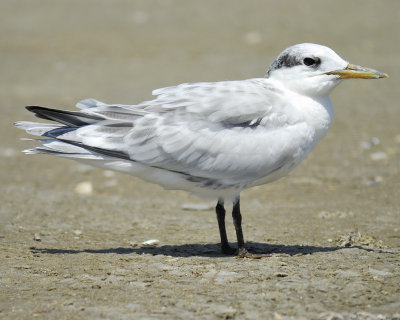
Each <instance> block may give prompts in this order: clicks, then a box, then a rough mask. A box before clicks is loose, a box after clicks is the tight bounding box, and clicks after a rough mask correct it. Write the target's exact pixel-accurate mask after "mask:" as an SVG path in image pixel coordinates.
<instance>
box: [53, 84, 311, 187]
mask: <svg viewBox="0 0 400 320" xmlns="http://www.w3.org/2000/svg"><path fill="white" fill-rule="evenodd" d="M153 94H154V95H155V96H156V98H155V99H154V100H150V101H145V102H142V103H141V104H139V105H133V106H131V105H107V104H103V103H101V102H98V101H96V100H92V99H90V100H84V101H82V102H80V103H79V104H78V105H77V107H79V108H81V112H79V113H77V114H80V115H82V114H83V115H85V116H86V117H87V118H90V119H91V120H87V119H83V120H86V121H87V122H88V123H87V124H86V125H81V126H78V127H76V128H73V129H71V130H70V129H67V130H66V129H65V127H61V128H59V127H57V128H54V130H53V132H52V134H49V133H47V136H51V137H53V138H55V139H56V140H57V142H58V141H62V142H67V143H69V144H72V145H73V146H75V147H81V148H85V149H86V150H90V151H91V152H92V153H96V152H97V153H101V152H103V154H106V155H107V156H110V157H120V158H124V159H129V160H133V161H136V162H139V163H141V164H144V165H146V166H153V167H157V168H161V169H165V170H170V171H177V172H181V173H184V174H187V175H189V176H193V177H196V179H197V178H199V179H202V178H204V179H213V180H221V179H225V180H226V183H227V184H230V183H235V181H236V182H237V181H239V180H243V179H244V180H253V179H254V178H257V177H262V176H264V175H266V174H267V173H268V172H271V171H273V170H275V169H276V168H278V167H281V166H282V165H285V163H287V162H290V161H292V159H291V158H290V157H291V155H292V154H293V151H294V150H292V149H293V148H291V147H290V146H288V145H285V144H284V143H282V142H283V141H288V140H287V139H288V138H289V141H290V140H291V139H292V140H293V139H294V140H296V139H299V141H298V142H296V141H294V142H293V145H299V144H300V143H301V139H303V140H304V138H307V137H308V136H310V135H311V134H312V133H310V132H309V128H308V127H307V126H306V125H305V123H304V122H299V121H298V117H296V116H295V115H294V116H293V118H290V116H288V115H290V112H288V110H287V108H289V107H290V106H288V105H285V104H282V103H280V102H279V101H281V100H282V99H280V95H281V94H282V93H281V92H280V90H279V89H276V88H274V87H273V86H272V85H270V84H268V82H267V80H265V79H250V80H245V81H222V82H214V83H213V82H203V83H192V84H181V85H178V86H175V87H168V88H162V89H158V90H155V91H154V92H153ZM294 119H297V120H294ZM81 120H82V119H81ZM68 128H69V127H68ZM63 130H65V131H63Z"/></svg>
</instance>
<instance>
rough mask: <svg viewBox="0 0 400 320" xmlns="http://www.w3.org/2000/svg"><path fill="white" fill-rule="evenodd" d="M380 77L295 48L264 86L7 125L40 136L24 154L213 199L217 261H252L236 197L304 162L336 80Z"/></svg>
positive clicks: (232, 85)
mask: <svg viewBox="0 0 400 320" xmlns="http://www.w3.org/2000/svg"><path fill="white" fill-rule="evenodd" d="M386 77H388V75H387V74H385V73H382V72H379V71H377V70H374V69H370V68H365V67H360V66H357V65H353V64H350V63H349V62H347V61H346V60H343V59H342V58H341V57H340V56H339V55H337V54H336V53H335V52H334V51H333V50H332V49H330V48H328V47H325V46H322V45H317V44H312V43H303V44H297V45H294V46H291V47H289V48H287V49H285V50H284V51H283V52H282V53H280V54H279V55H278V57H277V58H276V59H275V60H274V61H273V62H272V64H271V65H270V66H269V68H268V71H267V74H266V77H265V78H255V79H247V80H240V81H219V82H197V83H183V84H180V85H177V86H171V87H166V88H161V89H157V90H154V91H153V92H152V94H153V96H155V98H154V99H153V100H149V101H144V102H141V103H139V104H135V105H125V104H106V103H103V102H100V101H97V100H95V99H85V100H82V101H80V102H79V103H78V104H77V105H76V107H77V108H78V109H80V110H79V111H65V110H58V109H51V108H45V107H39V106H28V107H26V108H27V109H28V110H29V111H31V112H33V113H34V114H35V115H36V117H38V118H41V119H45V120H50V121H52V123H38V122H27V121H20V122H16V123H15V125H16V126H17V127H18V128H20V129H23V130H26V132H27V133H29V134H32V135H36V136H42V138H40V139H35V140H37V141H39V142H40V143H41V145H39V146H36V147H34V148H33V149H29V150H25V152H26V153H28V154H38V153H39V154H52V155H57V156H60V157H64V158H69V159H74V160H77V161H80V162H83V163H86V164H89V165H93V166H97V167H100V168H103V169H107V170H115V171H119V172H123V173H127V174H131V175H134V176H137V177H139V178H141V179H143V180H146V181H149V182H151V183H156V184H159V185H161V186H162V187H164V188H165V189H176V190H185V191H188V192H190V193H193V194H195V195H198V196H200V197H203V198H213V199H215V200H216V201H217V205H216V208H215V210H216V215H217V221H218V227H219V233H220V237H221V251H222V253H224V254H231V255H233V254H236V255H237V256H238V257H249V258H258V257H260V256H262V255H256V254H251V253H249V252H248V251H247V249H246V247H245V241H244V238H243V232H242V215H241V212H240V192H241V191H242V190H243V189H246V188H250V187H253V186H258V185H263V184H266V183H270V182H272V181H275V180H278V179H279V178H281V177H283V176H285V175H287V174H288V173H289V172H290V171H291V170H293V169H294V168H295V167H296V166H297V165H298V164H299V163H300V162H301V161H302V160H303V159H304V158H306V156H307V155H308V154H309V153H310V151H311V150H312V149H313V148H314V147H315V145H316V144H317V142H318V141H319V140H320V139H321V138H322V137H323V136H325V134H326V133H327V131H328V129H329V128H330V126H331V123H332V119H333V107H332V103H331V101H330V99H329V94H330V93H331V92H332V90H333V89H334V88H335V87H336V86H337V85H338V84H339V83H340V82H341V81H342V80H343V79H351V78H358V79H377V78H386ZM225 201H232V203H233V209H232V218H233V223H234V227H235V231H236V236H237V249H235V248H232V247H231V246H230V245H229V243H228V238H227V235H226V229H225V208H224V202H225Z"/></svg>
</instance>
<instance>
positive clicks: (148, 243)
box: [142, 239, 160, 246]
mask: <svg viewBox="0 0 400 320" xmlns="http://www.w3.org/2000/svg"><path fill="white" fill-rule="evenodd" d="M159 242H160V240H157V239H151V240H147V241H144V242H142V245H143V246H155V245H157V244H159Z"/></svg>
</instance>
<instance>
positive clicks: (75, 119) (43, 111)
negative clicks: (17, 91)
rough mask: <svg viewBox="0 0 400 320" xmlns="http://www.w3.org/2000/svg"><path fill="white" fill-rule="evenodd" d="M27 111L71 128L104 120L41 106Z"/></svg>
mask: <svg viewBox="0 0 400 320" xmlns="http://www.w3.org/2000/svg"><path fill="white" fill-rule="evenodd" d="M26 109H27V110H29V111H30V112H33V113H34V114H35V116H36V117H38V118H41V119H45V120H51V121H57V122H59V123H62V124H65V125H66V126H69V127H81V126H85V125H87V124H90V123H93V122H96V121H99V120H102V118H100V117H98V116H94V115H86V114H82V113H80V112H74V111H65V110H56V109H50V108H45V107H39V106H28V107H26Z"/></svg>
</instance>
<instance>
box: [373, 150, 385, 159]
mask: <svg viewBox="0 0 400 320" xmlns="http://www.w3.org/2000/svg"><path fill="white" fill-rule="evenodd" d="M370 157H371V160H373V161H379V160H385V159H387V157H388V155H387V153H386V152H383V151H378V152H374V153H371V154H370Z"/></svg>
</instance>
